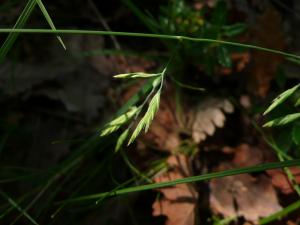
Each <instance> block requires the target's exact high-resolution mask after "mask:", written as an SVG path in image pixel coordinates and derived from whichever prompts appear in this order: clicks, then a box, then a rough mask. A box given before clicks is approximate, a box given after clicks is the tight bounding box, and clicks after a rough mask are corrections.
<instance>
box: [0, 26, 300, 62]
mask: <svg viewBox="0 0 300 225" xmlns="http://www.w3.org/2000/svg"><path fill="white" fill-rule="evenodd" d="M0 33H31V34H34V33H35V34H36V33H40V34H74V35H75V34H76V35H78V34H82V35H109V36H111V35H114V36H127V37H144V38H158V39H169V40H179V41H193V42H207V43H216V44H224V45H229V46H236V47H241V48H248V49H255V50H260V51H265V52H270V53H274V54H278V55H282V56H285V57H291V58H295V59H298V60H300V56H298V55H295V54H292V53H287V52H283V51H279V50H274V49H269V48H265V47H261V46H256V45H251V44H242V43H238V42H231V41H223V40H217V39H209V38H195V37H188V36H178V35H167V34H151V33H133V32H118V31H98V30H72V29H67V30H66V29H58V30H49V29H11V28H2V29H0Z"/></svg>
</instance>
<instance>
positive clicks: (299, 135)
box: [292, 123, 300, 145]
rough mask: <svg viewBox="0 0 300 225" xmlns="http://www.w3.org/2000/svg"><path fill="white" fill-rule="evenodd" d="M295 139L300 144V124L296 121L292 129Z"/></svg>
mask: <svg viewBox="0 0 300 225" xmlns="http://www.w3.org/2000/svg"><path fill="white" fill-rule="evenodd" d="M292 137H293V141H294V143H295V144H296V145H300V124H299V123H295V124H294V126H293V131H292Z"/></svg>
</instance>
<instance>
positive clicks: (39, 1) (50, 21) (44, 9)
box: [35, 0, 66, 50]
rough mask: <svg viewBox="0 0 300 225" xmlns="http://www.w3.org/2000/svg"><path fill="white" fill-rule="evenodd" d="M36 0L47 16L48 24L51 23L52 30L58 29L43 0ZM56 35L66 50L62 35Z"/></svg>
mask: <svg viewBox="0 0 300 225" xmlns="http://www.w3.org/2000/svg"><path fill="white" fill-rule="evenodd" d="M35 1H36V3H37V4H38V5H39V7H40V9H41V11H42V13H43V15H44V17H45V18H46V20H47V22H48V24H49V25H50V27H51V29H52V30H56V27H55V25H54V23H53V22H52V19H51V17H50V15H49V13H48V11H47V9H46V8H45V6H44V4H43V2H42V0H35ZM56 37H57V39H58V41H59V42H60V43H61V45H62V46H63V48H64V49H65V50H66V45H65V44H64V42H63V40H62V39H61V37H60V36H56Z"/></svg>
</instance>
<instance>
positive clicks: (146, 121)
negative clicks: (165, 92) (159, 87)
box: [128, 91, 160, 145]
mask: <svg viewBox="0 0 300 225" xmlns="http://www.w3.org/2000/svg"><path fill="white" fill-rule="evenodd" d="M159 101H160V91H158V92H157V93H156V94H155V95H154V97H153V98H152V99H151V101H150V103H149V106H148V109H147V111H146V113H145V114H144V116H143V118H142V119H141V120H140V122H139V123H138V125H137V126H136V128H135V130H134V132H133V133H132V135H131V137H130V139H129V142H128V145H130V144H131V143H132V142H133V141H134V140H135V139H136V138H137V136H138V135H139V134H140V133H141V131H142V130H143V129H144V128H145V132H147V131H148V129H149V126H150V124H151V122H152V120H153V119H154V116H155V113H156V112H157V111H158V108H159Z"/></svg>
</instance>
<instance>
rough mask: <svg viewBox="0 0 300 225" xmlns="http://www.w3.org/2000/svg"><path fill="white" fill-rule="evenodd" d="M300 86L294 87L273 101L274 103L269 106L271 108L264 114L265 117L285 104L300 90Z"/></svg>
mask: <svg viewBox="0 0 300 225" xmlns="http://www.w3.org/2000/svg"><path fill="white" fill-rule="evenodd" d="M299 86H300V84H298V85H296V86H295V87H292V88H290V89H288V90H286V91H285V92H283V93H281V94H280V95H279V96H278V97H277V98H275V99H274V100H273V103H272V104H271V105H270V106H269V108H268V109H267V110H266V111H265V112H264V115H266V114H268V113H269V112H271V111H272V110H273V109H275V108H276V107H277V106H279V105H280V104H281V103H283V102H285V101H286V100H287V99H288V98H289V97H290V96H291V95H292V94H294V93H295V92H296V91H297V89H298V88H299Z"/></svg>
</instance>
